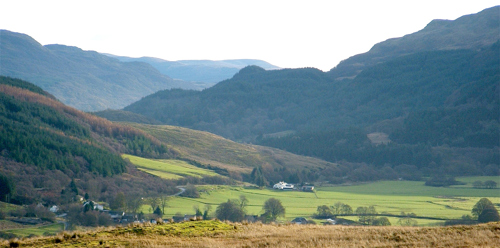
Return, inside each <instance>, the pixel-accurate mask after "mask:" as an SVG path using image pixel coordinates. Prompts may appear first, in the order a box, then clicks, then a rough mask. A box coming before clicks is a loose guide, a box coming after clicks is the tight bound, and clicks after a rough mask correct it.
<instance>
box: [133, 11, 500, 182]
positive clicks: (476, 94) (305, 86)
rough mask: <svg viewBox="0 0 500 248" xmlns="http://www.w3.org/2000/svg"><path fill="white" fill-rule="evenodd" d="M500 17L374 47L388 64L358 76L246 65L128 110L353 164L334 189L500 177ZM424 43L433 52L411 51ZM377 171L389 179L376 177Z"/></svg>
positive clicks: (447, 24) (436, 27) (483, 16)
mask: <svg viewBox="0 0 500 248" xmlns="http://www.w3.org/2000/svg"><path fill="white" fill-rule="evenodd" d="M499 8H500V7H494V8H491V9H487V10H485V11H482V12H480V13H478V14H475V15H470V16H464V17H462V18H459V19H457V20H455V21H442V22H440V21H433V22H431V24H429V25H428V27H426V28H425V29H424V30H422V31H419V32H417V33H415V34H411V35H408V36H405V37H403V38H400V39H401V40H400V41H395V40H388V41H386V42H384V43H381V44H378V45H377V46H376V47H380V46H388V47H391V46H393V45H394V44H396V45H397V47H398V49H399V50H400V51H403V50H404V51H406V52H401V53H399V52H398V53H390V51H392V50H391V49H388V53H387V54H386V55H387V56H383V55H384V53H382V51H383V49H382V50H380V49H375V50H377V51H379V50H380V52H381V53H379V54H378V55H380V56H379V57H383V58H384V59H383V60H377V61H376V62H374V63H371V62H369V61H371V60H369V59H367V60H365V62H366V63H364V66H363V69H362V70H358V71H356V76H355V77H341V76H339V75H340V74H336V73H333V71H332V72H329V73H324V72H322V71H319V70H316V69H313V68H302V69H284V70H275V71H266V70H264V69H263V68H260V67H257V66H249V67H246V68H244V69H242V70H241V71H240V72H238V73H237V74H236V75H234V77H233V78H231V79H229V80H225V81H222V82H220V83H218V84H217V85H215V86H213V87H211V88H209V89H205V90H203V91H201V92H196V91H185V90H165V91H160V92H157V93H155V94H153V95H150V96H148V97H145V98H143V99H142V100H141V101H138V102H136V103H134V104H132V105H130V106H128V107H126V108H125V109H124V110H126V111H130V112H134V113H140V114H142V115H144V116H147V117H148V118H155V119H156V120H158V121H161V122H162V123H165V124H170V125H180V126H184V127H188V128H193V129H198V130H205V131H209V132H212V133H215V134H219V135H222V136H224V137H226V138H230V139H233V140H237V141H241V142H252V143H254V142H256V143H258V144H262V145H268V146H272V147H277V148H280V149H284V150H287V151H290V152H294V153H297V154H302V155H308V156H314V157H319V158H322V159H326V160H328V161H331V162H341V161H343V162H345V163H341V164H343V165H345V164H349V163H351V164H350V165H348V166H347V167H345V168H344V169H343V170H342V171H337V172H335V173H332V174H331V176H332V177H334V178H332V180H338V179H339V178H340V179H342V180H344V179H345V178H350V179H354V180H375V179H378V178H387V177H392V178H396V177H403V178H412V179H419V178H421V177H422V176H424V177H432V176H433V175H436V174H440V175H445V174H448V175H452V176H457V175H498V173H499V167H500V166H499V165H500V152H499V146H500V133H499V131H498V130H500V124H499V123H500V111H499V109H500V108H499V106H500V102H499V97H498V96H499V95H500V88H499V87H500V85H499V84H498V82H499V81H500V42H499V41H498V36H495V32H497V31H498V30H495V29H493V28H492V26H491V25H490V24H491V23H492V22H494V21H495V20H497V19H498V15H495V14H494V11H495V10H498V9H499ZM483 24H488V25H487V26H486V27H481V28H478V29H475V31H477V32H475V33H474V34H473V35H472V34H471V37H470V39H467V40H463V39H462V38H461V37H463V36H464V35H466V34H465V33H467V32H471V31H470V30H469V28H473V27H475V26H477V25H483ZM429 29H432V32H431V31H429ZM467 30H469V31H467ZM426 37H428V38H429V39H431V40H432V41H433V42H435V43H436V44H434V45H433V46H428V47H422V46H416V47H413V48H414V49H413V50H405V48H404V47H406V46H410V45H411V44H414V42H417V43H418V42H420V40H422V39H424V38H426ZM481 37H483V38H484V39H483V38H481ZM495 37H496V38H495ZM451 40H453V41H456V43H453V44H455V45H452V44H450V43H449V42H448V41H451ZM410 41H411V42H410ZM412 42H413V43H412ZM419 44H420V43H419ZM444 44H448V45H447V46H444ZM394 46H395V45H394ZM370 54H371V55H370ZM368 55H370V56H372V55H373V53H367V54H366V56H368ZM361 57H362V56H361ZM361 57H359V58H361ZM358 62H360V61H358ZM372 62H373V61H372ZM341 64H342V63H341ZM339 68H340V67H339ZM374 135H375V136H377V135H378V136H381V137H387V139H386V140H384V141H382V142H375V141H373V140H372V139H370V136H371V137H373V136H374ZM352 163H354V164H352ZM382 168H383V169H384V170H385V171H386V172H384V173H380V171H381V169H382ZM375 172H377V173H375ZM353 173H357V175H354V174H353ZM326 174H327V173H323V175H326ZM355 178H356V179H355Z"/></svg>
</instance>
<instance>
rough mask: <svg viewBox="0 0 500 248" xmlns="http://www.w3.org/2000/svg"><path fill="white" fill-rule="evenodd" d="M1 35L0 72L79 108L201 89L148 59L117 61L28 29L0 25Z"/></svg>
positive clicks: (112, 105)
mask: <svg viewBox="0 0 500 248" xmlns="http://www.w3.org/2000/svg"><path fill="white" fill-rule="evenodd" d="M0 36H1V39H2V41H1V42H0V50H1V51H2V55H1V56H2V59H1V60H0V75H3V76H9V77H15V78H20V79H23V80H28V81H30V82H32V83H34V84H36V85H38V86H40V87H41V88H42V89H44V90H45V91H47V92H49V93H51V94H52V95H54V96H55V97H57V99H59V100H61V101H62V102H63V103H65V104H67V105H69V106H72V107H76V108H78V109H80V110H84V111H97V110H104V109H107V108H113V109H118V108H123V107H125V106H127V105H128V104H130V103H132V102H134V101H137V100H139V99H140V98H141V97H143V96H146V95H149V94H152V93H154V92H156V91H158V90H163V89H169V88H185V89H199V88H198V86H196V85H195V84H193V83H190V82H183V81H180V80H173V79H171V78H170V77H168V76H165V75H163V74H161V73H160V72H158V71H157V70H156V69H155V68H153V67H152V66H151V65H149V64H147V63H141V62H128V63H125V62H120V61H119V60H117V59H114V58H110V57H108V56H105V55H102V54H99V53H97V52H94V51H83V50H81V49H79V48H77V47H70V46H64V45H46V46H42V45H41V44H40V43H38V42H37V41H36V40H34V39H33V38H31V37H29V36H28V35H25V34H20V33H14V32H10V31H7V30H0Z"/></svg>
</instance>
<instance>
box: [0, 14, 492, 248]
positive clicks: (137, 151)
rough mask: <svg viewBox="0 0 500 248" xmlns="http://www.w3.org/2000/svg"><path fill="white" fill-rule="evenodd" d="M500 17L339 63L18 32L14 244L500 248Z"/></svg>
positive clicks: (9, 124)
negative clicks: (113, 49)
mask: <svg viewBox="0 0 500 248" xmlns="http://www.w3.org/2000/svg"><path fill="white" fill-rule="evenodd" d="M499 11H500V6H494V7H491V8H488V9H484V10H483V11H480V12H478V13H476V14H471V15H466V16H462V17H459V18H457V19H456V20H433V21H431V22H430V23H428V25H427V26H425V27H424V28H423V29H421V30H419V31H417V32H414V33H411V34H407V35H405V36H403V37H399V38H392V39H388V40H386V41H383V42H380V43H377V44H375V45H373V47H372V48H371V49H370V50H369V51H367V52H365V53H363V54H358V55H354V56H351V57H350V58H347V59H345V60H343V61H342V62H340V63H339V64H338V65H337V66H336V67H334V68H332V69H331V70H330V71H328V72H326V71H322V70H319V69H316V68H312V67H305V68H295V69H291V68H285V69H282V68H279V67H277V66H274V65H272V64H270V63H268V62H266V61H263V60H256V59H222V60H177V61H168V60H162V59H158V58H153V57H139V58H132V57H126V56H115V55H110V54H104V53H98V52H94V51H86V50H83V49H80V48H78V47H74V46H66V45H58V44H57V45H41V43H39V42H38V41H36V40H35V39H33V38H32V37H30V36H29V35H27V34H22V33H16V32H12V31H8V30H0V35H1V39H0V50H1V51H2V53H1V54H0V56H1V60H0V62H1V64H0V246H1V247H101V246H105V247H163V246H172V247H198V246H205V247H255V246H259V247H297V246H300V247H332V246H339V247H358V246H369V247H371V246H379V247H429V246H432V247H448V246H458V247H469V246H478V247H494V246H495V245H496V244H498V243H499V242H500V240H499V237H500V227H499V223H500V215H499V213H498V210H499V209H500V193H499V185H500V98H499V96H500V84H499V82H500V39H499V37H500V36H499V30H500V29H498V25H496V24H498V23H500V15H498V13H499ZM280 185H281V186H280ZM283 185H286V187H285V188H283ZM273 186H274V188H273ZM280 187H281V188H280Z"/></svg>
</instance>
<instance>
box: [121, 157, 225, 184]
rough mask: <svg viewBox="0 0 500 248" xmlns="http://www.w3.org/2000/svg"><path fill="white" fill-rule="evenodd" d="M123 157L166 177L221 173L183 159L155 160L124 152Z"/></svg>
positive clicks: (149, 171) (144, 169)
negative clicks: (199, 166)
mask: <svg viewBox="0 0 500 248" xmlns="http://www.w3.org/2000/svg"><path fill="white" fill-rule="evenodd" d="M122 157H123V158H127V159H129V160H130V162H131V163H132V164H134V165H136V166H137V168H138V169H140V170H142V171H145V172H147V173H150V174H153V175H156V176H159V177H161V178H165V179H178V178H182V177H185V176H192V177H202V176H217V175H219V174H217V173H215V172H213V171H211V170H206V169H202V168H198V167H196V166H193V165H190V164H188V163H187V162H185V161H182V160H174V159H162V160H153V159H147V158H141V157H137V156H133V155H128V154H123V155H122Z"/></svg>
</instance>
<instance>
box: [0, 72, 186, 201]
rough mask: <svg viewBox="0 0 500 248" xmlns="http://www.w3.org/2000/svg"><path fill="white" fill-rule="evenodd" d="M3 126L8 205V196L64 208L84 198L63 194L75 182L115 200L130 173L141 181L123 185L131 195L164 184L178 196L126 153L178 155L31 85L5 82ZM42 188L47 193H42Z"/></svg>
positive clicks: (0, 108)
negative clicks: (121, 182)
mask: <svg viewBox="0 0 500 248" xmlns="http://www.w3.org/2000/svg"><path fill="white" fill-rule="evenodd" d="M0 127H1V128H0V176H1V178H2V179H5V180H1V181H2V182H3V183H5V182H6V181H8V182H10V184H11V190H10V192H7V193H6V194H5V192H3V191H2V200H5V199H4V197H5V196H6V195H8V196H9V198H11V200H12V201H14V202H19V203H25V204H30V203H32V202H33V201H37V200H43V201H44V202H51V203H61V202H62V201H68V200H69V199H70V198H71V197H72V196H71V194H73V193H75V194H78V193H77V192H74V191H73V193H71V194H70V193H69V192H68V195H67V196H65V195H61V194H62V193H61V189H64V188H66V187H68V186H69V184H70V181H72V180H76V182H77V183H76V184H75V185H78V186H77V187H76V188H77V189H78V188H79V189H80V190H82V189H85V190H84V191H85V192H87V193H89V192H91V193H92V194H93V197H94V199H99V198H101V197H102V198H101V199H109V197H111V196H114V194H116V193H117V190H118V186H117V185H116V184H115V183H116V181H117V180H120V179H119V178H120V177H121V176H122V175H123V174H124V173H127V175H128V176H127V177H132V178H135V179H134V180H132V181H129V182H128V183H125V184H124V185H123V189H130V190H132V191H131V192H142V193H144V190H146V189H148V188H149V190H151V187H153V186H152V184H159V185H160V184H161V185H162V186H158V185H157V186H154V187H157V189H156V190H154V191H153V192H155V191H160V192H170V191H174V189H173V187H172V188H168V187H167V186H166V185H165V184H164V183H163V184H162V183H159V182H157V181H158V180H157V179H154V178H153V179H152V178H149V176H148V175H146V174H143V173H140V172H137V171H135V170H134V169H133V167H131V166H129V165H128V164H127V163H126V161H124V160H123V159H122V158H121V157H120V153H129V154H136V155H139V156H143V157H151V158H171V157H175V156H176V154H177V153H176V152H175V151H173V150H171V149H169V148H167V147H166V146H165V145H164V144H162V143H161V142H160V141H159V140H157V139H155V138H154V137H152V136H150V135H148V134H147V133H145V132H143V131H140V130H137V129H134V128H131V127H126V126H121V125H117V124H113V123H111V122H110V121H107V120H104V119H101V118H98V117H95V116H93V115H90V114H87V113H83V112H81V111H78V110H76V109H73V108H71V107H67V106H65V105H64V104H62V103H60V102H59V101H57V100H56V99H54V98H53V97H52V96H51V95H49V94H48V93H46V92H44V91H43V90H42V89H41V88H39V87H37V86H35V85H33V84H30V83H28V82H25V81H21V80H18V79H12V78H8V77H0ZM104 178H107V179H106V181H107V183H103V182H102V181H103V180H104ZM121 180H123V179H121ZM145 180H149V183H146V182H145ZM134 181H135V182H134ZM92 183H94V184H96V185H93V186H91V184H92ZM140 183H143V186H140V185H138V184H140ZM73 184H74V182H73ZM103 184H106V186H104V185H103ZM4 186H5V185H3V184H2V187H4ZM103 187H104V188H103ZM133 187H136V188H135V189H132V188H133ZM106 188H108V189H106ZM40 189H42V190H43V193H42V194H38V193H37V190H40Z"/></svg>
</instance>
